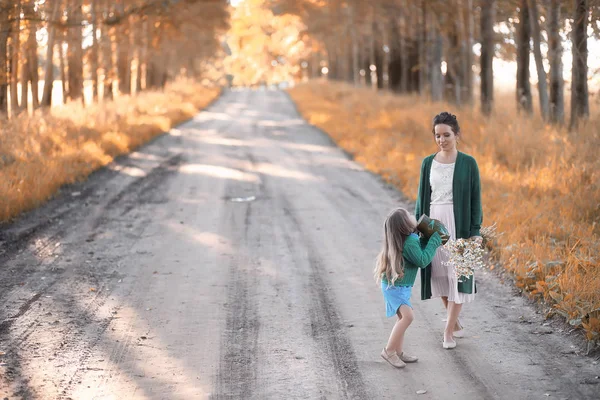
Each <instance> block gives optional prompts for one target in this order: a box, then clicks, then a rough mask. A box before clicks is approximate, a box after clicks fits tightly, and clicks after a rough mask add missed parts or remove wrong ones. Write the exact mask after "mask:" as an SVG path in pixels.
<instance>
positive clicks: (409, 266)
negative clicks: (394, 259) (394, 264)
mask: <svg viewBox="0 0 600 400" xmlns="http://www.w3.org/2000/svg"><path fill="white" fill-rule="evenodd" d="M441 244H442V238H441V237H440V235H439V233H437V232H435V233H434V234H433V235H431V238H429V240H428V241H426V240H423V241H421V240H419V236H417V234H415V233H411V234H410V235H409V236H408V237H407V238H406V241H405V242H404V248H403V249H402V260H403V261H404V276H403V277H402V279H399V280H397V281H396V282H394V286H413V285H414V284H415V279H416V278H417V271H418V270H419V268H425V267H426V266H427V265H429V264H430V263H431V260H433V257H434V256H435V251H436V250H437V248H438V247H440V245H441ZM381 280H382V281H383V282H384V283H387V279H385V274H383V277H382V279H381Z"/></svg>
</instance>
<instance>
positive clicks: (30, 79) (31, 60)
mask: <svg viewBox="0 0 600 400" xmlns="http://www.w3.org/2000/svg"><path fill="white" fill-rule="evenodd" d="M23 15H24V16H25V18H26V19H28V21H26V22H25V25H26V26H27V28H26V29H27V31H26V32H27V33H26V38H27V39H26V41H25V49H24V55H25V62H24V64H23V66H22V69H21V104H22V105H23V108H24V109H27V107H28V99H29V94H28V93H29V83H31V105H32V107H33V109H36V108H38V107H39V98H38V78H39V77H38V71H37V69H38V61H37V51H36V48H37V41H36V31H37V27H36V26H35V22H34V21H33V20H32V18H33V17H35V11H34V8H33V3H26V4H25V5H24V6H23Z"/></svg>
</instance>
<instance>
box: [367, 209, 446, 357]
mask: <svg viewBox="0 0 600 400" xmlns="http://www.w3.org/2000/svg"><path fill="white" fill-rule="evenodd" d="M416 227H417V220H416V219H415V217H414V216H412V215H411V214H410V213H409V212H408V211H406V210H405V209H403V208H397V209H395V210H393V211H392V212H391V213H390V214H389V215H388V217H387V218H386V220H385V223H384V225H383V248H382V250H381V252H380V253H379V256H378V257H377V264H376V266H375V271H374V272H375V280H376V281H378V282H381V291H382V292H383V298H384V300H385V305H386V316H387V317H388V318H389V317H392V316H394V315H397V316H398V320H397V321H396V324H395V325H394V327H393V328H392V333H391V334H390V338H389V340H388V343H387V346H386V347H385V348H384V349H383V350H382V352H381V357H383V359H384V360H386V361H387V362H389V363H390V364H391V365H393V366H394V367H396V368H402V367H404V366H406V364H405V363H412V362H416V361H417V360H418V359H417V357H415V356H409V355H407V354H406V353H404V351H403V344H404V343H403V342H404V332H406V329H407V328H408V326H409V325H410V324H411V322H412V321H413V311H412V305H411V304H410V292H411V289H412V287H413V284H414V283H415V278H416V276H417V271H418V269H419V268H424V267H426V266H427V265H428V264H429V263H430V262H431V260H432V259H433V256H434V255H435V251H436V249H437V248H438V247H439V246H440V245H441V244H442V238H441V237H440V235H439V234H438V233H437V232H436V233H434V234H433V235H432V236H431V238H429V241H428V242H427V244H426V245H425V246H422V245H421V242H420V240H419V237H418V236H417V234H416V233H415V229H416Z"/></svg>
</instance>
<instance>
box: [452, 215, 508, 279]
mask: <svg viewBox="0 0 600 400" xmlns="http://www.w3.org/2000/svg"><path fill="white" fill-rule="evenodd" d="M480 232H481V236H482V238H483V240H482V241H481V242H479V241H476V240H470V239H457V240H449V241H448V243H446V245H445V246H444V248H445V249H446V251H447V252H448V261H446V262H444V264H445V265H452V266H454V268H455V271H456V277H457V278H458V280H459V282H462V281H463V280H464V279H468V278H469V277H471V276H473V272H474V271H475V270H476V269H481V268H483V266H484V265H485V263H484V261H483V255H484V253H485V245H486V244H487V243H489V242H490V241H492V240H493V239H495V238H497V237H498V236H500V234H499V233H498V232H497V231H496V224H494V225H491V226H487V227H484V228H482V229H481V231H480Z"/></svg>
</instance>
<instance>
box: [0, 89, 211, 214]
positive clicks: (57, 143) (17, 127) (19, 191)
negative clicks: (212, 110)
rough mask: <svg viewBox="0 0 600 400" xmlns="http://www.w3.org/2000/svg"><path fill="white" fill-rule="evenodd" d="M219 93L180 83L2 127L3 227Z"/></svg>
mask: <svg viewBox="0 0 600 400" xmlns="http://www.w3.org/2000/svg"><path fill="white" fill-rule="evenodd" d="M219 93H220V91H219V89H218V88H206V87H203V86H201V85H199V84H196V83H194V82H190V81H178V82H175V83H173V84H171V85H169V86H168V87H167V88H166V89H165V90H164V91H161V92H144V93H141V94H139V95H137V96H134V97H130V96H123V97H119V98H117V99H115V101H113V102H106V103H101V104H96V105H93V106H89V107H85V108H84V107H83V106H82V105H81V104H79V103H70V104H67V105H65V106H64V107H59V108H53V109H52V110H50V111H47V110H45V111H42V110H37V111H36V112H35V113H34V115H31V116H28V115H27V113H24V114H23V115H22V116H18V117H16V118H12V119H11V120H10V121H8V120H2V121H0V221H6V220H9V219H11V218H13V217H15V216H17V215H18V214H19V213H21V212H23V211H26V210H30V209H32V208H34V207H37V206H39V205H40V204H42V203H43V202H45V201H46V200H48V199H49V198H50V197H51V196H52V195H53V194H54V193H55V192H56V191H57V190H58V189H59V188H60V187H61V186H62V185H64V184H68V183H73V182H76V181H80V180H82V179H85V178H86V177H87V176H88V175H89V174H90V173H91V172H92V171H94V170H96V169H98V168H100V167H102V166H104V165H106V164H108V163H109V162H111V161H112V160H113V158H114V157H115V156H118V155H121V154H125V153H128V152H130V151H132V150H133V149H135V148H136V147H138V146H140V145H142V144H143V143H145V142H147V141H148V140H150V139H152V138H153V137H155V136H157V135H159V134H161V133H163V132H165V131H168V130H169V129H170V128H171V127H172V126H174V125H176V124H178V123H180V122H182V121H184V120H186V119H189V118H191V117H192V116H193V115H194V114H195V113H196V112H197V111H198V110H199V109H201V108H203V107H205V106H206V105H207V104H208V103H210V102H211V101H212V100H213V99H214V98H215V97H217V96H218V95H219Z"/></svg>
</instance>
